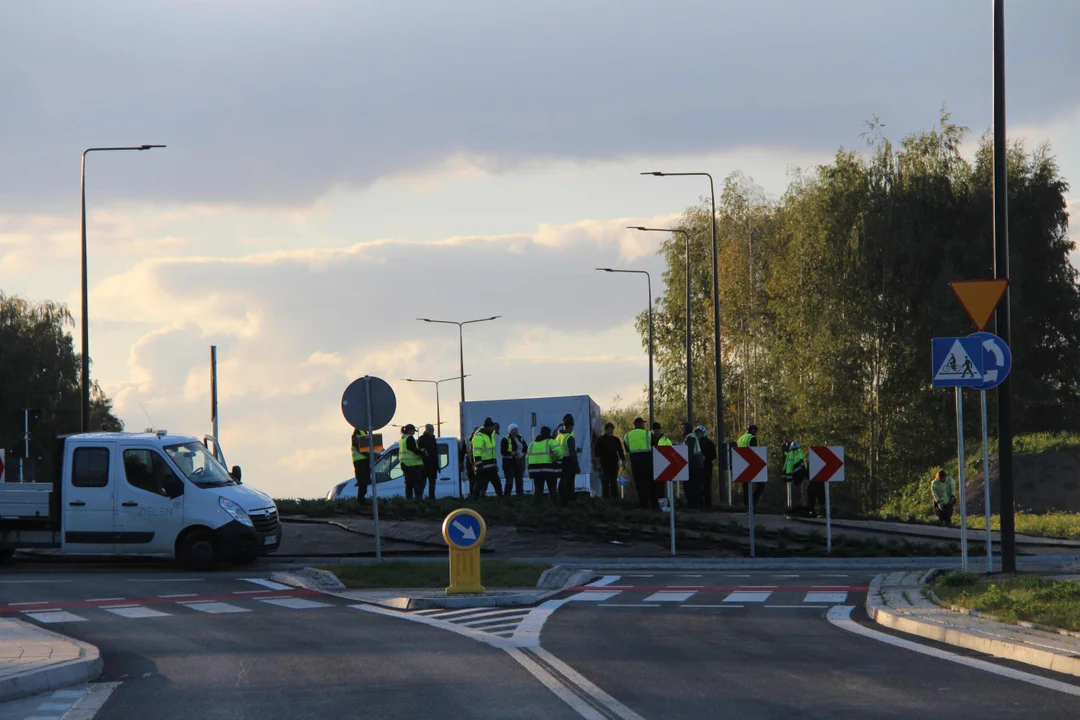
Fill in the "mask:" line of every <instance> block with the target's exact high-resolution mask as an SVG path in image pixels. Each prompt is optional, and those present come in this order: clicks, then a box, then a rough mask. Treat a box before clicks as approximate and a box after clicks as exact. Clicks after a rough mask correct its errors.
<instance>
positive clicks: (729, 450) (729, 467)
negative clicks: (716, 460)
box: [727, 445, 734, 507]
mask: <svg viewBox="0 0 1080 720" xmlns="http://www.w3.org/2000/svg"><path fill="white" fill-rule="evenodd" d="M733 479H734V478H732V476H731V445H728V451H727V504H728V507H731V485H732V480H733Z"/></svg>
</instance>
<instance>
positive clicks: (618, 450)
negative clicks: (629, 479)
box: [593, 423, 626, 498]
mask: <svg viewBox="0 0 1080 720" xmlns="http://www.w3.org/2000/svg"><path fill="white" fill-rule="evenodd" d="M593 456H594V457H595V458H596V459H597V460H599V461H600V495H601V497H605V498H617V497H618V496H619V468H621V467H622V465H623V463H625V462H626V453H625V452H624V451H623V444H622V441H620V440H619V438H617V437H615V426H614V425H613V424H611V423H606V424H605V425H604V434H603V435H601V436H600V437H598V438H596V442H595V443H594V444H593Z"/></svg>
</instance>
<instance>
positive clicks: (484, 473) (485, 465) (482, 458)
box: [472, 418, 502, 498]
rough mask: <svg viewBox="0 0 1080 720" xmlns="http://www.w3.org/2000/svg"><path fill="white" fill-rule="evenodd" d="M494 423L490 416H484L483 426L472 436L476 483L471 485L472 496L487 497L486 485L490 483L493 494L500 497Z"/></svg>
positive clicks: (500, 487)
mask: <svg viewBox="0 0 1080 720" xmlns="http://www.w3.org/2000/svg"><path fill="white" fill-rule="evenodd" d="M494 435H495V423H494V422H493V421H492V419H491V418H484V426H483V427H482V428H480V431H479V432H477V433H476V435H474V436H473V444H472V453H473V466H474V467H475V473H476V483H475V484H474V485H473V493H472V496H473V497H474V498H482V497H487V486H488V485H491V486H492V488H493V489H494V490H495V495H496V496H498V497H502V485H501V484H500V483H499V465H498V462H497V460H496V459H495V453H496V450H495V438H494Z"/></svg>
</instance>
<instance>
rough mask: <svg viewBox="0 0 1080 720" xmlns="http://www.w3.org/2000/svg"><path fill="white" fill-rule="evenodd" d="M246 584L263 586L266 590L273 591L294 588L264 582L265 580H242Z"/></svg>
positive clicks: (267, 581) (271, 581) (268, 581)
mask: <svg viewBox="0 0 1080 720" xmlns="http://www.w3.org/2000/svg"><path fill="white" fill-rule="evenodd" d="M240 579H241V580H243V581H244V582H249V583H255V584H256V585H262V586H263V587H265V588H270V589H271V590H292V589H293V588H292V587H290V586H288V585H282V584H281V583H277V582H274V581H273V580H264V579H263V578H240Z"/></svg>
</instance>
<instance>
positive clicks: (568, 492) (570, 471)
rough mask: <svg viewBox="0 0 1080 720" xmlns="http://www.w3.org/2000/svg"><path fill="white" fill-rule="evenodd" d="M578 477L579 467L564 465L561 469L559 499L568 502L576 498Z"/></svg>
mask: <svg viewBox="0 0 1080 720" xmlns="http://www.w3.org/2000/svg"><path fill="white" fill-rule="evenodd" d="M576 479H577V468H576V467H574V466H573V465H564V466H563V467H562V468H561V469H560V470H559V500H560V501H561V502H564V503H568V502H570V501H571V500H573V499H574V481H575V480H576Z"/></svg>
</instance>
